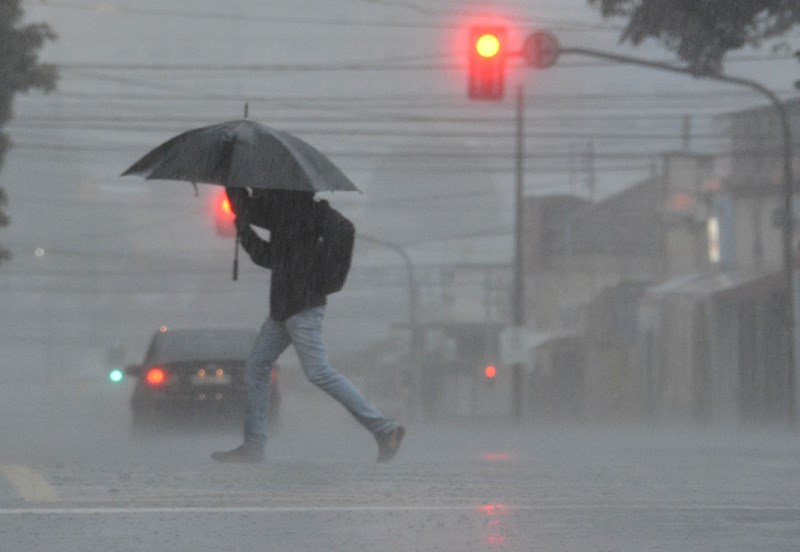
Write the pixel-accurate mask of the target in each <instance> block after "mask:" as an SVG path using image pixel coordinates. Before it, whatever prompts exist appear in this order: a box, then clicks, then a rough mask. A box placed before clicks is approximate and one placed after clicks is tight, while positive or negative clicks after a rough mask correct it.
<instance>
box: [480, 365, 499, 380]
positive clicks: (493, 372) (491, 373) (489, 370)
mask: <svg viewBox="0 0 800 552" xmlns="http://www.w3.org/2000/svg"><path fill="white" fill-rule="evenodd" d="M483 375H484V377H485V378H486V379H488V380H493V379H494V378H495V377H496V376H497V367H495V366H494V365H492V364H489V365H487V366H486V368H484V369H483Z"/></svg>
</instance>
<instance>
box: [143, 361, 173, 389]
mask: <svg viewBox="0 0 800 552" xmlns="http://www.w3.org/2000/svg"><path fill="white" fill-rule="evenodd" d="M168 378H169V374H168V373H167V371H166V370H164V369H163V368H161V367H159V366H156V367H154V368H150V369H149V370H148V371H147V373H146V374H145V376H144V380H145V381H146V382H147V385H149V386H150V387H161V386H162V385H164V384H165V383H167V379H168Z"/></svg>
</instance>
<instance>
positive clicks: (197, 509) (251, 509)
mask: <svg viewBox="0 0 800 552" xmlns="http://www.w3.org/2000/svg"><path fill="white" fill-rule="evenodd" d="M486 508H487V505H471V506H470V505H450V506H448V505H438V506H437V505H430V506H422V505H419V506H414V505H383V506H381V505H374V506H175V507H171V506H154V507H146V506H145V507H124V506H123V507H72V508H35V507H33V508H0V516H19V515H130V514H240V513H254V514H260V513H264V514H282V513H326V512H345V513H346V512H466V511H472V512H476V513H483V514H487V515H497V514H504V515H505V514H510V513H514V512H556V511H557V512H563V511H580V510H587V511H600V510H618V511H644V512H697V511H717V512H788V513H796V514H798V515H800V506H780V505H764V506H758V505H751V506H748V505H741V504H737V505H731V506H725V505H722V504H706V505H704V504H696V505H686V506H671V505H664V504H661V505H659V504H613V503H609V504H549V505H547V504H541V505H530V504H526V505H503V506H502V508H501V509H500V510H498V511H495V510H494V509H491V511H487V510H486Z"/></svg>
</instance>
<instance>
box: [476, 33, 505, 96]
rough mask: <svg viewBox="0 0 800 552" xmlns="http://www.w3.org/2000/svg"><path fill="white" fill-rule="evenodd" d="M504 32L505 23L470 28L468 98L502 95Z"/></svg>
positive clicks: (503, 86) (503, 84) (503, 81)
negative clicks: (502, 25)
mask: <svg viewBox="0 0 800 552" xmlns="http://www.w3.org/2000/svg"><path fill="white" fill-rule="evenodd" d="M506 35H507V32H506V29H505V28H504V27H472V28H471V29H470V32H469V43H468V56H469V68H468V71H469V76H468V94H469V97H470V98H472V99H474V100H499V99H502V97H503V93H504V88H505V64H506V51H505V47H506Z"/></svg>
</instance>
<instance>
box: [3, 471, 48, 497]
mask: <svg viewBox="0 0 800 552" xmlns="http://www.w3.org/2000/svg"><path fill="white" fill-rule="evenodd" d="M0 474H2V475H3V477H5V478H6V479H7V480H8V482H9V483H11V485H12V486H13V487H14V489H16V491H17V493H18V494H19V495H20V496H21V497H22V498H23V499H25V501H27V502H56V501H57V500H58V493H57V492H56V490H55V489H54V488H53V486H52V485H50V483H48V482H47V480H46V479H45V478H44V477H43V476H42V474H40V473H39V472H37V471H36V470H34V469H33V468H30V467H28V466H20V465H6V466H0Z"/></svg>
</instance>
